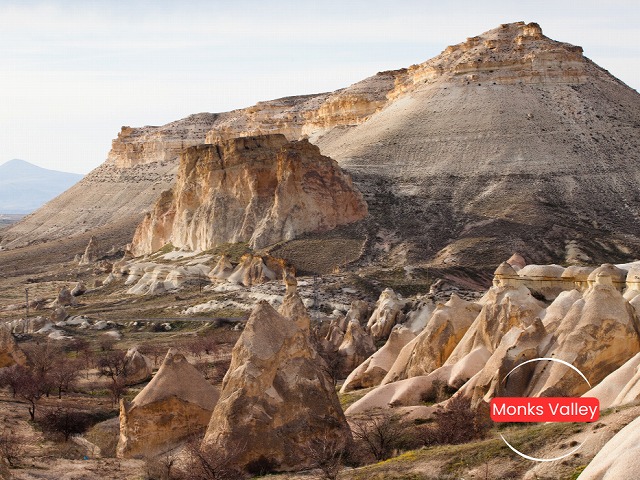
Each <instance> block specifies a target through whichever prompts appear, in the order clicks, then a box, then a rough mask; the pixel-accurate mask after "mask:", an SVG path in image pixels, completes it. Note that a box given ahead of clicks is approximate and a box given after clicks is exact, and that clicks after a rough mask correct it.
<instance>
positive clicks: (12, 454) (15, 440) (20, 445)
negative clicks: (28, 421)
mask: <svg viewBox="0 0 640 480" xmlns="http://www.w3.org/2000/svg"><path fill="white" fill-rule="evenodd" d="M27 444H28V441H27V438H26V437H24V436H23V435H20V434H19V433H17V432H15V431H13V430H11V429H9V428H7V427H5V428H4V429H3V430H2V431H0V457H3V458H5V459H6V460H7V463H8V464H9V466H10V467H16V466H17V465H18V463H19V461H20V459H21V458H22V456H23V455H24V452H25V450H26V447H27Z"/></svg>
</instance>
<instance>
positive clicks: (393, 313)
mask: <svg viewBox="0 0 640 480" xmlns="http://www.w3.org/2000/svg"><path fill="white" fill-rule="evenodd" d="M406 303H407V302H406V300H404V299H402V297H400V296H399V295H397V294H396V293H395V292H394V291H393V290H391V289H390V288H386V289H385V290H384V291H383V292H382V293H381V294H380V298H378V301H377V302H376V309H375V310H374V311H373V313H372V314H371V317H370V318H369V321H368V322H367V330H368V331H369V332H370V333H371V335H372V336H373V338H374V340H380V339H385V338H387V337H389V334H390V333H391V329H392V328H393V327H394V325H396V323H402V322H403V321H404V314H403V313H402V309H403V308H404V307H405V305H406Z"/></svg>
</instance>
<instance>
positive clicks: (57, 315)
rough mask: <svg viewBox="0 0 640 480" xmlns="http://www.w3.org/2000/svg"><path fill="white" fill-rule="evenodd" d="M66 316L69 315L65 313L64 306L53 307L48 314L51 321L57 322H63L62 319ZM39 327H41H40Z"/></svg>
mask: <svg viewBox="0 0 640 480" xmlns="http://www.w3.org/2000/svg"><path fill="white" fill-rule="evenodd" d="M68 316H69V313H67V311H66V310H65V309H64V307H55V308H54V309H53V310H52V311H51V314H50V315H49V319H50V320H51V321H52V322H53V323H58V322H63V321H64V320H66V319H67V317H68ZM43 326H44V325H43ZM40 328H42V327H40Z"/></svg>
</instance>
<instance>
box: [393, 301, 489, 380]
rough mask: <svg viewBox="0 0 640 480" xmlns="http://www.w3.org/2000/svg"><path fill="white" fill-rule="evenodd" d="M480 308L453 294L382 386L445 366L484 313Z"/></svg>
mask: <svg viewBox="0 0 640 480" xmlns="http://www.w3.org/2000/svg"><path fill="white" fill-rule="evenodd" d="M480 308H481V307H480V306H479V305H477V304H475V303H472V302H467V301H465V300H462V299H461V298H460V297H458V296H457V295H455V294H454V295H452V296H451V298H450V299H449V301H447V302H446V303H444V304H442V303H439V304H438V305H436V309H435V311H434V312H433V314H432V316H431V318H430V319H429V321H428V323H427V325H426V326H425V328H424V330H423V331H422V332H420V334H419V335H418V336H417V337H416V338H415V340H413V341H412V342H410V343H408V344H407V345H406V346H405V347H404V348H403V349H402V351H401V352H400V353H399V355H398V357H397V358H396V360H395V362H394V363H393V365H392V366H391V368H390V369H389V371H388V373H387V374H386V376H385V377H384V379H383V380H382V384H386V383H391V382H395V381H398V380H403V379H405V378H410V377H415V376H418V375H427V374H429V373H431V372H433V371H434V370H435V369H436V368H439V367H441V366H442V365H443V364H444V362H445V361H446V360H447V358H449V355H451V352H453V349H454V348H455V347H456V345H457V344H458V342H460V340H461V339H462V337H463V336H464V334H465V333H466V332H467V330H468V329H469V327H470V326H471V324H472V323H473V321H474V320H475V318H476V317H477V316H478V314H479V313H480Z"/></svg>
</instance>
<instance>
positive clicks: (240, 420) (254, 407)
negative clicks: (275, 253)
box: [204, 289, 350, 472]
mask: <svg viewBox="0 0 640 480" xmlns="http://www.w3.org/2000/svg"><path fill="white" fill-rule="evenodd" d="M316 438H326V439H329V440H332V441H337V442H338V444H340V443H342V444H343V445H346V443H347V442H348V441H349V438H350V432H349V427H348V426H347V423H346V420H345V418H344V415H343V413H342V409H341V407H340V403H339V401H338V397H337V395H336V393H335V387H334V384H333V382H332V381H331V380H330V378H329V376H328V374H327V368H326V365H324V361H323V360H322V357H320V355H318V353H317V352H316V351H315V349H314V348H313V346H312V344H311V343H310V339H309V317H308V315H307V313H306V310H305V308H304V305H303V304H302V300H301V299H300V297H299V296H298V295H297V293H295V292H294V291H293V289H290V291H289V293H288V294H287V295H286V296H285V299H284V303H283V305H282V307H281V309H280V313H278V312H277V311H276V310H274V309H273V308H272V307H271V306H270V305H269V304H268V303H267V302H265V301H262V302H260V303H259V304H258V305H257V306H256V307H255V309H254V310H253V312H252V313H251V316H250V317H249V321H248V323H247V325H246V327H245V329H244V331H243V333H242V335H241V336H240V339H239V340H238V343H236V345H235V347H234V349H233V355H232V358H231V366H230V367H229V370H228V372H227V374H226V376H225V378H224V381H223V384H222V393H221V395H220V400H219V401H218V404H217V405H216V408H215V409H214V411H213V415H212V416H211V422H210V423H209V428H208V429H207V433H206V435H205V439H204V442H205V444H206V443H213V444H216V445H217V446H219V447H221V448H223V449H231V448H233V449H234V451H237V450H238V449H240V452H239V453H238V455H236V456H235V457H234V459H233V462H234V465H233V466H234V467H237V468H240V469H244V470H247V471H249V472H251V471H257V470H258V469H261V468H265V466H266V468H267V469H269V470H277V471H286V470H299V469H300V468H304V467H308V466H310V465H311V463H310V462H311V459H310V457H309V448H310V447H311V445H312V442H313V441H314V439H316Z"/></svg>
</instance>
